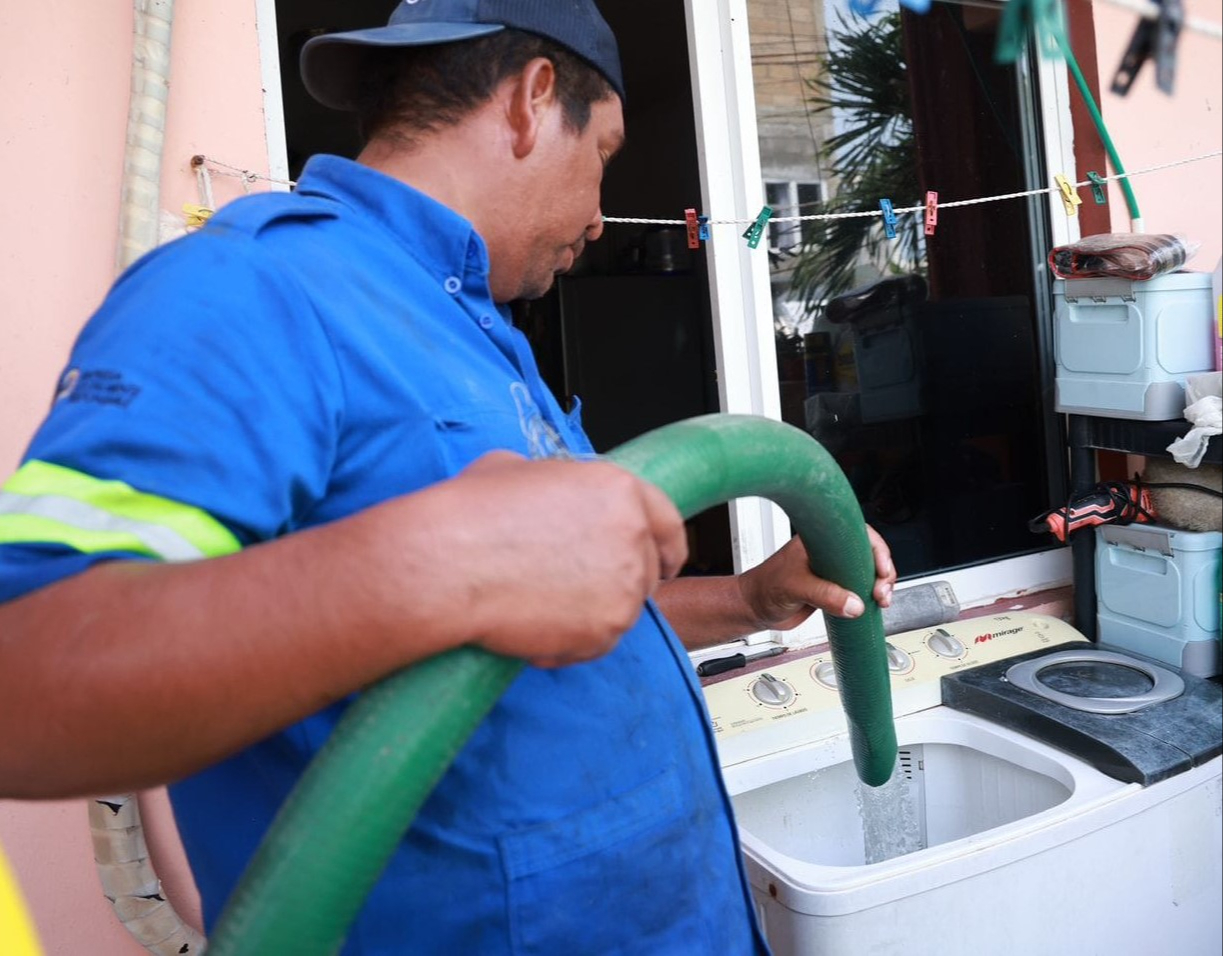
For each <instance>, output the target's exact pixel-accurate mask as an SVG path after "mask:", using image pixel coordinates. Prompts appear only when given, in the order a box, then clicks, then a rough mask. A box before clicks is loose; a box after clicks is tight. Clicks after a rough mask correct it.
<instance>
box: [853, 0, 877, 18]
mask: <svg viewBox="0 0 1223 956" xmlns="http://www.w3.org/2000/svg"><path fill="white" fill-rule="evenodd" d="M877 2H878V0H849V9H851V10H852V11H853V12H854V13H856V14H857V15H858V16H860V17H873V16H874V15H875V5H876V3H877Z"/></svg>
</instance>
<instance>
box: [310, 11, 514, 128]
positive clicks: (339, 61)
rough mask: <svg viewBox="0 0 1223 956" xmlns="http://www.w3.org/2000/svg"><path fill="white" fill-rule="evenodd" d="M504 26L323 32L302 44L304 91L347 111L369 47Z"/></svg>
mask: <svg viewBox="0 0 1223 956" xmlns="http://www.w3.org/2000/svg"><path fill="white" fill-rule="evenodd" d="M504 29H505V27H504V26H503V25H502V24H500V23H400V24H395V25H392V26H385V27H371V28H370V29H368V30H350V31H348V32H347V33H325V34H323V35H322V36H317V37H314V38H312V39H311V40H309V41H307V43H306V45H305V46H304V47H302V52H301V77H302V82H303V83H304V84H305V86H306V92H308V93H309V94H310V95H311V96H313V97H314V98H315V99H316V100H318V101H319V102H320V103H322V104H323V105H324V106H330V107H331V108H332V109H335V110H351V109H353V108H354V107H355V106H356V99H357V90H358V88H359V84H360V79H361V76H360V71H361V61H362V58H363V57H364V55H365V54H366V52H367V51H369V50H370V49H393V48H395V47H408V46H430V45H432V44H436V43H453V42H455V41H456V40H470V39H472V38H473V37H480V36H486V35H488V34H490V33H498V32H500V31H501V30H504Z"/></svg>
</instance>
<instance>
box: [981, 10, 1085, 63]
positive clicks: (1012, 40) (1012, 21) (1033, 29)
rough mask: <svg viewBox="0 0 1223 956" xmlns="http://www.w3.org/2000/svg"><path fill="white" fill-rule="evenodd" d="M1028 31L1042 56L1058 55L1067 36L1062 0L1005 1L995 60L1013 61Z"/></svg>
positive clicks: (995, 47) (995, 48) (1020, 50)
mask: <svg viewBox="0 0 1223 956" xmlns="http://www.w3.org/2000/svg"><path fill="white" fill-rule="evenodd" d="M1029 34H1030V35H1031V36H1033V37H1034V38H1035V40H1036V48H1037V50H1039V51H1040V54H1041V56H1046V57H1048V56H1058V55H1059V53H1060V46H1061V45H1062V44H1065V45H1067V46H1068V45H1069V41H1068V40H1067V39H1066V17H1065V14H1064V12H1063V10H1062V5H1061V0H1007V2H1006V4H1005V5H1004V6H1003V10H1002V21H1001V23H999V24H998V42H997V43H996V44H995V46H994V62H995V63H1014V62H1015V61H1016V60H1017V59H1019V54H1020V53H1022V52H1023V47H1024V44H1025V43H1026V42H1027V39H1028V36H1029Z"/></svg>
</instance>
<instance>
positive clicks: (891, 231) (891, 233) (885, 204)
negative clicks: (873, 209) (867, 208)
mask: <svg viewBox="0 0 1223 956" xmlns="http://www.w3.org/2000/svg"><path fill="white" fill-rule="evenodd" d="M879 208H880V209H882V210H883V231H884V232H886V233H887V236H888V238H889V239H895V238H896V213H895V211H894V210H893V209H892V200H890V199H880V200H879Z"/></svg>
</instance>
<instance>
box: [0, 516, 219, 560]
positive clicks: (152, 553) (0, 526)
mask: <svg viewBox="0 0 1223 956" xmlns="http://www.w3.org/2000/svg"><path fill="white" fill-rule="evenodd" d="M0 544H63V545H67V546H68V547H70V548H73V549H75V550H77V551H80V552H82V553H84V554H97V553H98V552H100V551H130V552H132V553H134V554H147V555H148V556H149V557H151V558H160V557H162V556H163V555H162V554H161V553H160V552H159V550H158V549H156V548H154V547H152V546H151V545H149V544H147V543H146V542H145V541H143V540H142V539H140V538H138V537H136V535H134V534H130V533H126V532H122V531H87V530H84V529H82V528H74V527H73V526H72V525H69V524H65V523H64V522H62V521H57V520H56V519H54V518H44V517H41V516H40V515H19V514H0ZM197 557H202V555H197Z"/></svg>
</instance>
